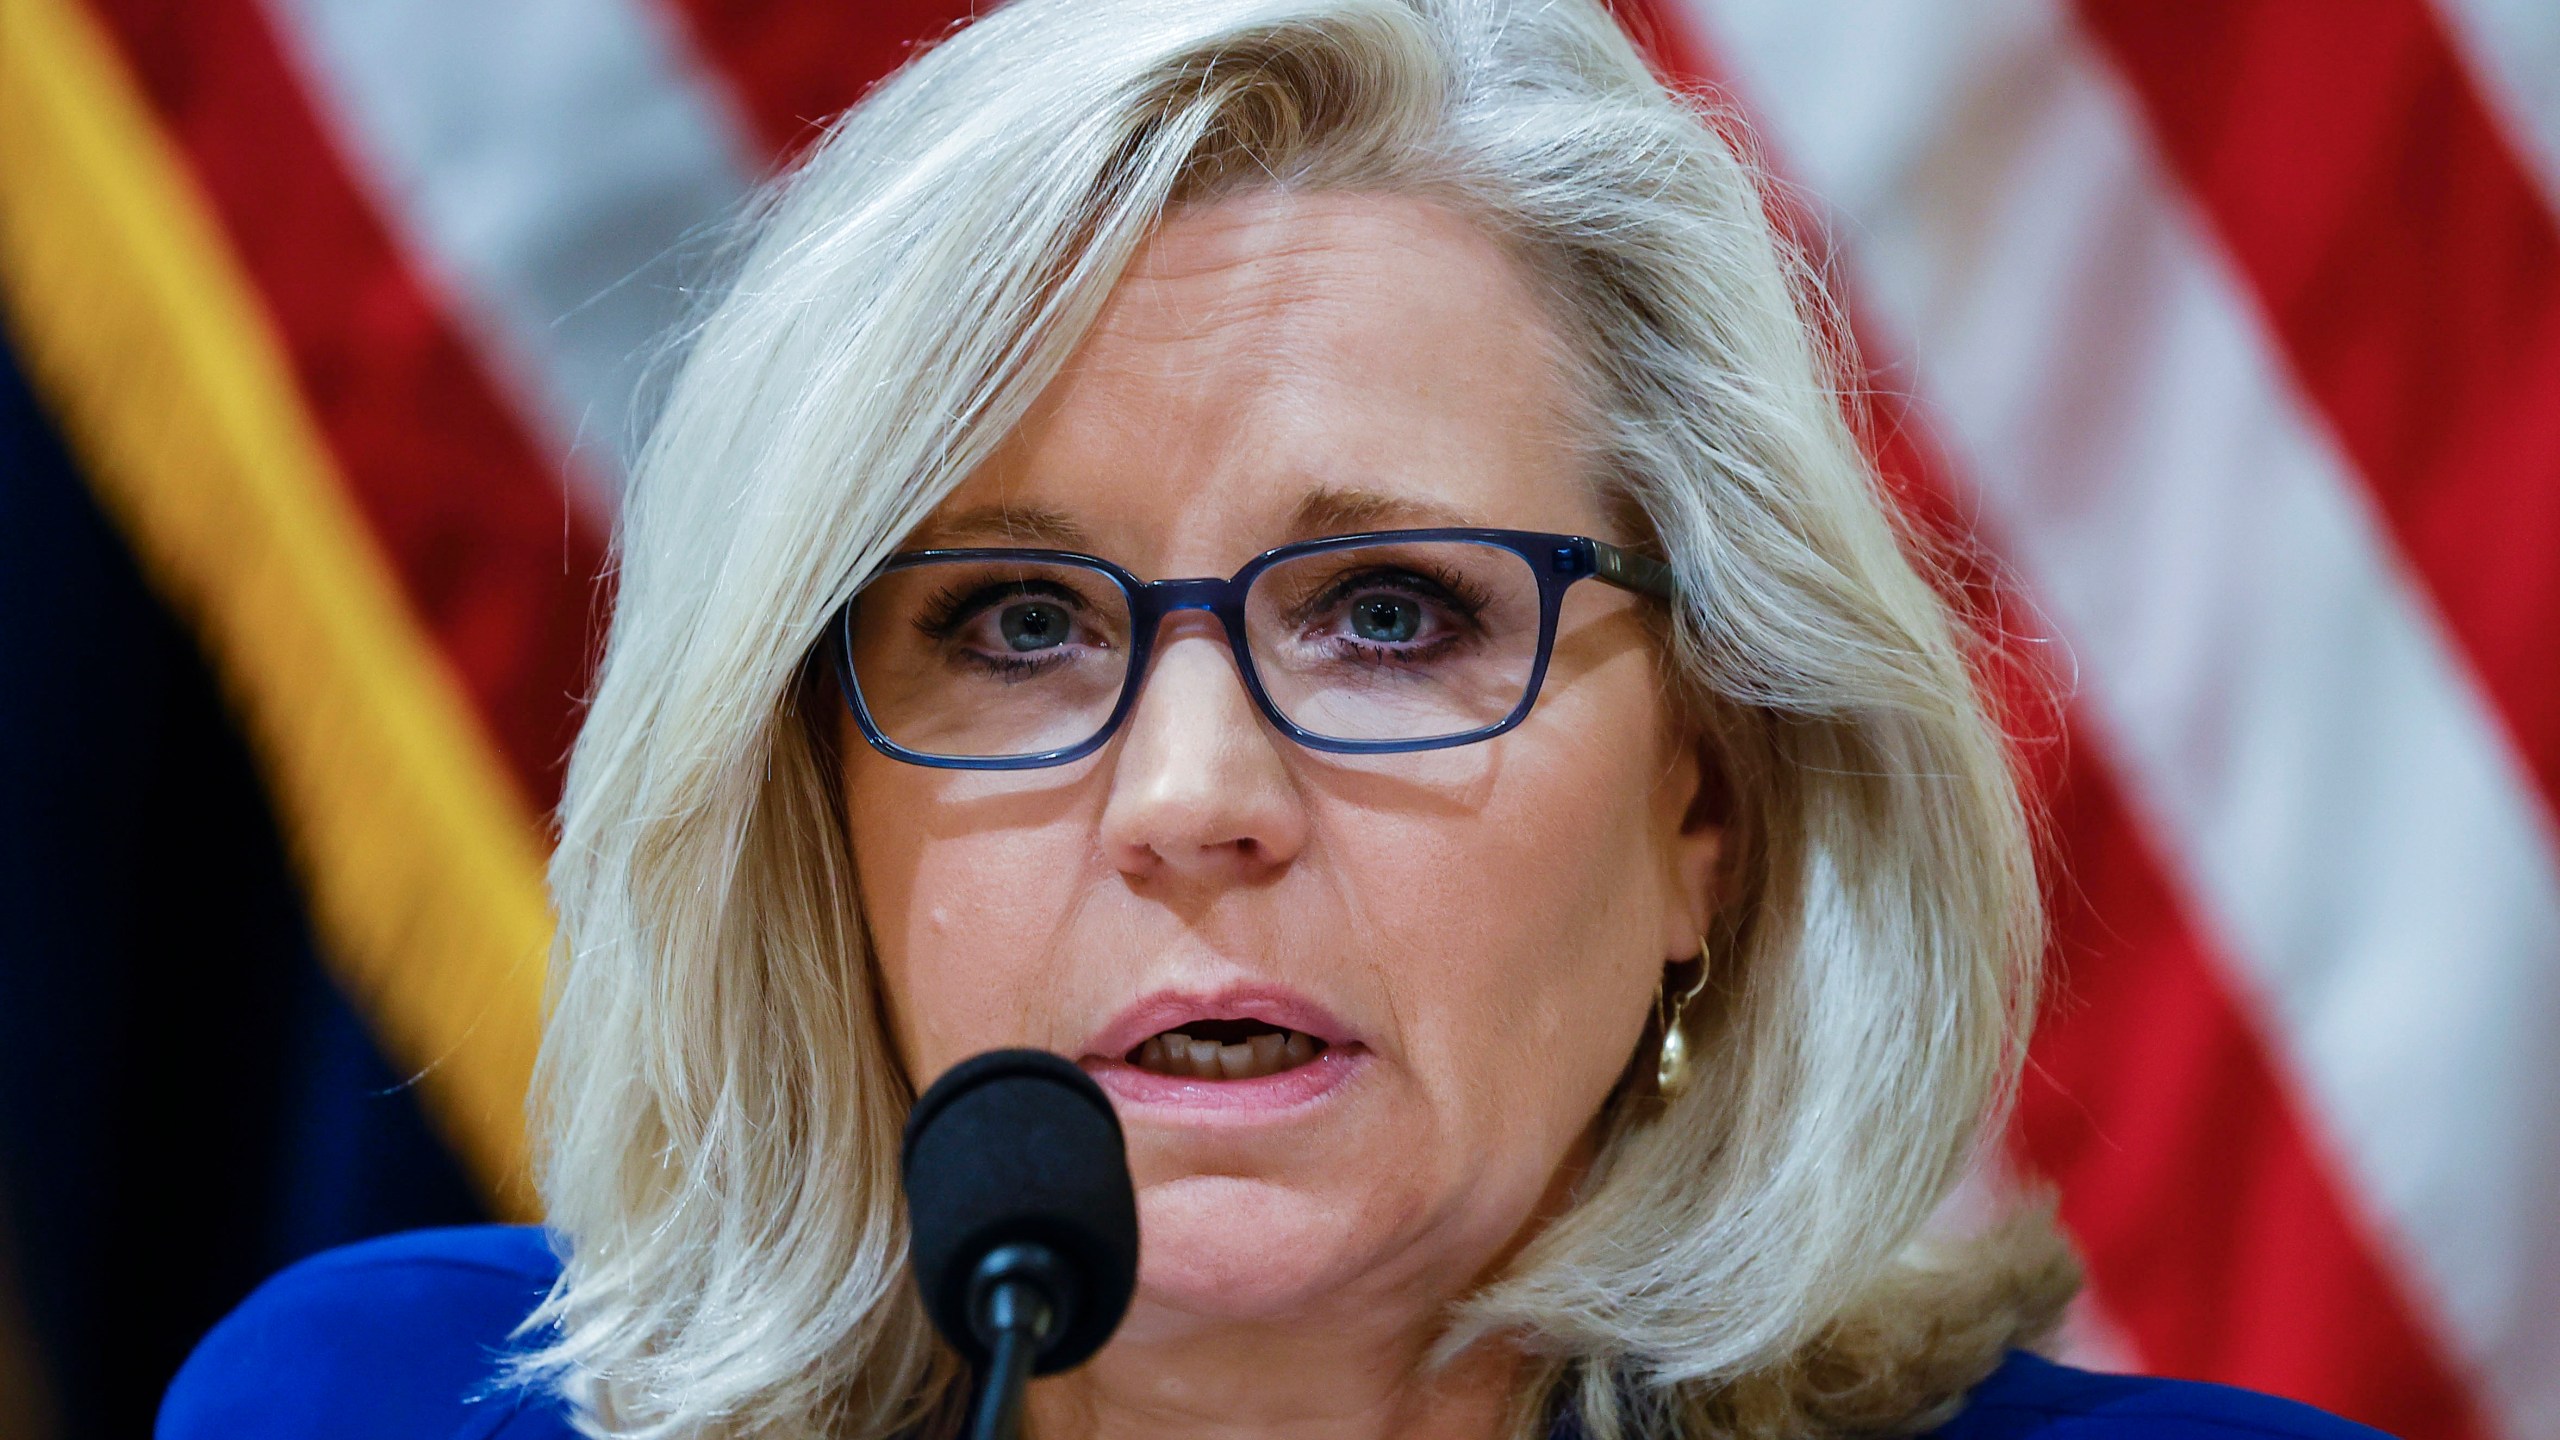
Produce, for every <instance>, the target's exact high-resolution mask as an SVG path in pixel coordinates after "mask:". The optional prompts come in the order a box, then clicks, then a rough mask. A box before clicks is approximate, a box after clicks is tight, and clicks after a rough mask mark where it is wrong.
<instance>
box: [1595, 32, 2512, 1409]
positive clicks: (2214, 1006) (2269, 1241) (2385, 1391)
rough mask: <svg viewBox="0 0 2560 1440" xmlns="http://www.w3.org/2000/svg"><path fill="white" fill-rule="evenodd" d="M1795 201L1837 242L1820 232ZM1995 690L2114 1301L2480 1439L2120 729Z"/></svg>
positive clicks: (1686, 44)
mask: <svg viewBox="0 0 2560 1440" xmlns="http://www.w3.org/2000/svg"><path fill="white" fill-rule="evenodd" d="M1626 8H1627V9H1628V10H1630V11H1632V12H1633V14H1632V17H1631V18H1633V19H1634V20H1635V24H1633V25H1632V26H1631V27H1630V28H1631V29H1632V30H1633V31H1634V32H1635V33H1636V34H1638V35H1639V37H1641V38H1643V39H1644V40H1646V42H1647V44H1648V48H1649V49H1650V50H1651V51H1652V52H1653V53H1654V54H1656V55H1657V56H1659V57H1661V59H1662V60H1663V62H1664V63H1666V64H1667V65H1671V66H1675V67H1679V68H1681V69H1683V70H1685V71H1686V72H1687V73H1689V74H1691V75H1693V76H1695V77H1697V78H1698V79H1700V80H1702V81H1705V82H1706V83H1709V84H1713V83H1715V81H1716V76H1715V74H1714V72H1713V70H1712V69H1711V68H1710V65H1709V62H1708V60H1707V57H1706V56H1705V55H1704V54H1703V53H1702V52H1701V50H1700V48H1699V47H1698V45H1697V41H1696V38H1695V36H1694V34H1693V33H1692V32H1690V31H1689V30H1688V27H1687V26H1686V25H1685V23H1683V22H1681V21H1680V20H1679V19H1678V18H1677V17H1676V16H1675V15H1672V14H1670V13H1668V12H1667V10H1666V8H1665V7H1663V6H1662V5H1661V4H1660V3H1659V0H1635V3H1632V4H1630V5H1628V6H1627V7H1626ZM1778 208H1779V210H1780V215H1779V219H1780V223H1781V224H1782V225H1783V226H1784V227H1785V228H1787V229H1789V230H1791V231H1792V232H1794V233H1795V234H1797V235H1798V236H1800V237H1804V238H1806V239H1808V240H1809V242H1810V243H1812V244H1813V245H1814V246H1815V247H1816V248H1817V252H1818V253H1819V251H1820V248H1821V245H1822V242H1821V239H1820V237H1819V235H1818V233H1817V231H1818V228H1819V227H1818V226H1817V225H1815V224H1814V223H1812V222H1811V221H1810V220H1809V219H1808V218H1807V217H1805V216H1803V215H1801V214H1798V213H1793V212H1792V210H1790V209H1789V208H1788V207H1786V206H1784V205H1783V204H1782V203H1781V204H1779V207H1778ZM1834 269H1835V270H1836V267H1834ZM1853 319H1854V317H1853ZM1880 383H1881V382H1879V384H1880ZM1858 419H1859V420H1860V422H1861V426H1862V430H1863V432H1864V433H1865V434H1866V435H1867V436H1868V437H1869V444H1870V447H1871V449H1872V450H1873V451H1874V453H1875V455H1876V458H1877V461H1878V464H1879V467H1880V469H1881V470H1882V471H1883V473H1884V477H1885V480H1886V483H1887V485H1888V486H1889V487H1890V488H1891V489H1892V490H1893V492H1894V493H1895V495H1896V496H1897V498H1898V500H1899V501H1900V503H1901V504H1902V505H1903V507H1904V510H1905V512H1906V513H1907V514H1909V515H1910V516H1911V517H1912V519H1913V521H1914V523H1915V525H1916V526H1917V527H1918V528H1919V530H1920V531H1921V532H1922V533H1923V534H1924V535H1925V536H1928V537H1930V538H1932V539H1934V540H1936V541H1939V542H1942V543H1944V544H1945V545H1946V547H1947V548H1946V551H1945V555H1944V556H1943V558H1944V559H1945V560H1947V561H1948V562H1949V563H1950V566H1951V568H1952V570H1953V572H1954V573H1952V574H1951V575H1950V576H1949V577H1948V579H1949V581H1950V583H1951V586H1952V588H1953V589H1954V590H1955V591H1956V592H1957V593H1958V594H1959V595H1961V596H1962V597H1963V599H1964V601H1965V603H1967V604H1968V606H1969V607H1970V608H1972V609H1973V611H1974V613H1975V614H1976V615H1977V616H1978V617H1979V618H1980V623H1981V624H1982V625H1983V626H1984V629H1985V632H1986V633H1988V634H1992V635H1998V636H2008V637H2023V636H2029V635H2033V634H2036V633H2038V631H2039V629H2040V627H2039V626H2037V625H2035V624H2034V623H2033V622H2032V620H2031V619H2029V618H2028V617H2027V616H2026V615H2025V614H2024V613H2023V611H2022V610H2021V609H2020V608H2019V607H2017V606H2016V605H2015V604H2014V601H2013V599H2012V597H2011V596H2009V595H2008V594H2007V593H2006V591H2005V590H2004V587H2003V586H2002V585H2000V584H1999V583H1998V582H1997V580H1996V578H1995V577H1994V576H1993V575H1992V574H1990V573H1989V563H1990V562H1989V561H1988V560H1987V559H1985V558H1983V557H1981V556H1980V552H1979V551H1978V550H1977V549H1974V548H1972V547H1977V546H1979V545H1980V544H1981V543H1982V537H1980V536H1979V535H1977V534H1976V533H1975V532H1974V527H1973V526H1972V525H1971V524H1970V523H1968V521H1967V520H1966V519H1965V517H1964V513H1963V511H1962V509H1961V506H1960V503H1959V500H1958V497H1959V496H1960V495H1961V494H1962V493H1963V491H1962V489H1961V487H1960V485H1959V483H1958V481H1957V479H1956V476H1955V474H1954V471H1953V467H1952V464H1951V463H1950V462H1949V461H1948V460H1947V458H1946V457H1945V456H1944V455H1943V454H1941V453H1939V452H1938V451H1937V450H1936V449H1935V448H1934V447H1933V446H1932V445H1930V444H1929V443H1928V442H1927V440H1926V435H1927V424H1926V421H1925V419H1924V418H1923V417H1920V416H1918V415H1915V414H1912V413H1910V412H1909V410H1908V407H1907V406H1905V405H1904V404H1903V403H1901V402H1900V401H1899V400H1897V399H1896V398H1895V397H1894V396H1892V395H1891V394H1889V393H1881V392H1879V393H1871V394H1869V395H1868V396H1866V397H1865V400H1864V404H1863V407H1862V409H1861V412H1860V414H1859V416H1858ZM1969 557H1970V558H1969ZM1988 679H1989V681H1990V683H1991V684H1992V685H1993V687H1994V688H1995V690H1997V691H1999V692H2001V693H2000V694H1999V695H1998V697H1997V702H1996V703H1999V704H2001V705H2002V707H2003V708H2004V710H2005V712H2006V713H2005V716H2004V718H2005V719H2007V720H2008V721H2009V722H2010V724H2011V725H2012V727H2013V731H2014V732H2015V733H2019V734H2022V735H2024V736H2026V737H2028V739H2027V742H2026V752H2025V756H2024V758H2025V761H2026V764H2027V766H2028V769H2029V770H2030V772H2031V773H2032V776H2033V786H2034V789H2035V790H2036V792H2037V793H2038V794H2039V795H2041V796H2042V797H2043V798H2044V801H2045V805H2046V809H2047V811H2048V813H2049V815H2050V820H2051V824H2050V829H2049V832H2048V833H2049V837H2050V839H2051V841H2052V849H2053V854H2052V856H2051V857H2050V858H2051V859H2053V860H2056V861H2058V862H2059V865H2058V868H2059V872H2060V873H2059V877H2058V879H2057V880H2056V882H2055V883H2054V884H2053V885H2052V886H2051V889H2052V890H2053V895H2052V903H2053V919H2054V948H2053V952H2052V960H2051V962H2050V964H2051V967H2052V969H2051V978H2052V983H2053V986H2054V993H2053V994H2052V995H2051V996H2050V997H2049V999H2048V1003H2047V1006H2046V1010H2045V1015H2044V1017H2043V1020H2042V1023H2041V1025H2040V1026H2039V1029H2038V1033H2037V1036H2036V1040H2035V1044H2034V1047H2033V1050H2032V1052H2031V1060H2032V1065H2031V1073H2030V1076H2029V1080H2028V1084H2027V1086H2026V1088H2025V1091H2024V1094H2023V1095H2022V1098H2021V1103H2020V1109H2019V1115H2018V1121H2017V1125H2016V1128H2015V1130H2014V1132H2013V1141H2014V1144H2015V1146H2016V1148H2017V1149H2018V1150H2019V1151H2020V1152H2021V1154H2022V1155H2023V1156H2024V1158H2025V1159H2026V1161H2027V1163H2028V1165H2029V1167H2030V1168H2031V1169H2033V1170H2035V1171H2037V1172H2039V1173H2041V1174H2043V1175H2045V1176H2047V1177H2049V1178H2051V1179H2052V1180H2053V1181H2054V1182H2055V1183H2056V1184H2057V1185H2058V1186H2059V1187H2060V1188H2061V1191H2062V1215H2063V1220H2064V1222H2065V1224H2067V1225H2068V1226H2069V1227H2070V1229H2071V1231H2072V1233H2073V1236H2074V1238H2075V1239H2076V1240H2077V1241H2078V1243H2079V1245H2080V1247H2081V1250H2082V1253H2083V1254H2084V1256H2085V1257H2086V1259H2087V1261H2088V1264H2089V1268H2090V1272H2091V1278H2092V1280H2093V1282H2094V1284H2095V1285H2096V1287H2097V1289H2098V1291H2099V1293H2100V1294H2101V1296H2102V1297H2103V1298H2104V1301H2105V1304H2106V1307H2107V1310H2108V1313H2109V1314H2110V1316H2111V1317H2113V1318H2114V1319H2115V1320H2117V1321H2118V1322H2119V1323H2121V1324H2122V1325H2123V1326H2124V1327H2125V1329H2126V1330H2127V1331H2128V1332H2129V1333H2130V1335H2131V1337H2132V1339H2133V1342H2134V1343H2135V1345H2136V1346H2137V1347H2139V1349H2140V1351H2141V1353H2142V1355H2143V1357H2144V1360H2145V1363H2146V1365H2148V1366H2149V1367H2150V1368H2153V1369H2156V1370H2158V1371H2161V1372H2163V1373H2168V1374H2175V1375H2182V1376H2188V1377H2192V1378H2197V1379H2206V1380H2217V1381H2222V1382H2225V1383H2230V1384H2239V1385H2247V1386H2252V1387H2255V1388H2259V1389H2264V1390H2269V1391H2273V1392H2275V1393H2278V1394H2283V1395H2288V1396H2292V1397H2295V1398H2298V1399H2302V1400H2305V1401H2308V1402H2311V1403H2313V1404H2317V1405H2321V1406H2324V1407H2326V1408H2329V1409H2331V1410H2334V1411H2337V1412H2338V1413H2341V1414H2344V1415H2348V1416H2351V1417H2354V1418H2356V1419H2359V1420H2363V1421H2365V1422H2367V1423H2369V1424H2374V1425H2377V1426H2380V1427H2381V1428H2383V1429H2385V1430H2388V1431H2391V1432H2392V1433H2395V1434H2399V1435H2403V1436H2407V1437H2410V1440H2481V1437H2485V1436H2486V1435H2487V1434H2488V1433H2489V1432H2488V1430H2487V1428H2486V1426H2485V1424H2484V1423H2483V1421H2482V1419H2481V1416H2480V1414H2479V1412H2478V1410H2477V1406H2476V1402H2475V1401H2474V1399H2473V1397H2472V1396H2471V1395H2470V1393H2469V1392H2468V1391H2467V1390H2466V1389H2465V1388H2464V1387H2463V1386H2462V1385H2461V1384H2460V1383H2459V1382H2458V1381H2457V1380H2456V1378H2455V1377H2454V1373H2453V1370H2452V1367H2451V1364H2450V1362H2449V1361H2448V1359H2447V1357H2446V1355H2445V1352H2444V1350H2443V1348H2442V1347H2441V1345H2440V1344H2439V1343H2438V1342H2437V1340H2436V1339H2435V1337H2434V1336H2433V1334H2432V1333H2430V1332H2429V1331H2428V1330H2427V1328H2426V1327H2424V1326H2423V1325H2421V1324H2420V1323H2419V1321H2418V1318H2417V1317H2418V1311H2417V1309H2416V1307H2415V1306H2414V1305H2413V1304H2412V1303H2411V1300H2410V1298H2409V1294H2408V1292H2407V1290H2406V1289H2405V1287H2404V1286H2403V1285H2402V1284H2401V1282H2400V1280H2399V1278H2398V1277H2397V1275H2396V1274H2395V1273H2394V1272H2393V1270H2392V1269H2391V1267H2390V1266H2389V1265H2388V1264H2386V1263H2385V1261H2384V1259H2383V1252H2382V1251H2381V1249H2380V1248H2379V1247H2378V1246H2377V1245H2376V1244H2375V1243H2374V1241H2373V1239H2372V1238H2371V1233H2370V1231H2369V1230H2368V1229H2367V1227H2366V1226H2364V1225H2363V1224H2362V1223H2360V1221H2361V1217H2360V1216H2359V1215H2358V1213H2357V1212H2356V1209H2355V1207H2354V1206H2352V1205H2351V1204H2349V1203H2348V1201H2347V1199H2346V1197H2347V1196H2348V1195H2349V1193H2350V1192H2349V1190H2348V1189H2347V1187H2346V1186H2345V1185H2343V1184H2342V1183H2341V1182H2340V1180H2339V1179H2338V1177H2337V1172H2336V1171H2335V1170H2334V1169H2333V1168H2331V1166H2330V1165H2329V1164H2328V1163H2327V1157H2326V1156H2325V1155H2324V1154H2322V1152H2321V1149H2320V1147H2319V1146H2318V1145H2317V1144H2316V1143H2315V1141H2314V1140H2313V1138H2312V1137H2313V1130H2312V1128H2311V1126H2310V1124H2309V1122H2308V1120H2307V1119H2306V1112H2305V1111H2304V1110H2303V1108H2302V1107H2301V1106H2299V1105H2298V1104H2297V1103H2296V1102H2295V1100H2294V1097H2293V1096H2292V1095H2291V1094H2290V1093H2289V1092H2288V1091H2287V1089H2286V1086H2285V1084H2284V1082H2283V1080H2282V1078H2281V1076H2280V1074H2279V1072H2278V1070H2277V1068H2276V1066H2275V1065H2274V1063H2273V1062H2272V1060H2271V1058H2270V1057H2271V1056H2272V1054H2273V1053H2274V1052H2273V1051H2272V1049H2271V1048H2270V1047H2269V1045H2268V1044H2267V1041H2266V1037H2265V1036H2264V1035H2263V1034H2261V1033H2260V1032H2259V1029H2258V1027H2257V1026H2256V1024H2255V1023H2254V1022H2253V1021H2252V1020H2251V1018H2250V1017H2249V1014H2248V1012H2247V1010H2246V1009H2245V1007H2243V1006H2242V1005H2241V1004H2240V1003H2239V1002H2238V1000H2237V999H2236V997H2235V996H2234V995H2233V994H2232V993H2231V991H2230V990H2229V989H2228V988H2227V986H2226V984H2225V982H2224V980H2223V978H2222V977H2223V976H2225V975H2227V974H2229V973H2231V971H2230V969H2229V962H2228V961H2227V960H2226V959H2225V958H2224V957H2222V956H2220V955H2217V954H2215V953H2213V952H2212V951H2211V949H2210V948H2209V947H2208V945H2207V944H2206V942H2205V941H2204V939H2203V937H2202V932H2201V931H2200V930H2199V929H2198V928H2197V927H2196V926H2195V924H2194V922H2193V920H2192V919H2191V917H2190V916H2189V914H2188V913H2187V910H2186V908H2185V906H2184V904H2183V902H2182V899H2181V897H2180V896H2179V895H2178V893H2177V890H2176V888H2175V886H2174V885H2173V884H2172V882H2171V881H2170V879H2169V874H2168V871H2167V870H2166V868H2165V867H2164V866H2163V864H2162V863H2161V860H2160V857H2159V856H2158V854H2157V853H2156V852H2155V851H2154V850H2153V848H2152V847H2151V845H2150V844H2149V843H2148V841H2147V840H2146V838H2145V837H2144V836H2143V834H2142V831H2141V829H2140V827H2139V826H2138V825H2137V823H2136V822H2135V819H2134V817H2133V814H2132V811H2131V809H2130V808H2129V806H2128V805H2127V804H2126V802H2125V798H2124V795H2123V792H2122V791H2121V789H2120V788H2119V785H2118V782H2117V779H2116V776H2115V774H2114V773H2113V772H2112V771H2111V770H2110V769H2109V768H2108V766H2107V765H2106V764H2105V763H2104V762H2103V760H2102V759H2101V758H2100V757H2101V753H2102V747H2101V746H2100V745H2099V744H2098V743H2097V742H2098V739H2099V737H2098V735H2097V734H2096V732H2095V731H2094V730H2093V729H2092V728H2091V727H2090V726H2089V724H2088V722H2087V721H2086V719H2085V718H2083V717H2080V716H2078V715H2077V714H2067V715H2063V716H2059V717H2056V716H2054V715H2052V714H2051V711H2050V704H2049V702H2045V701H2043V700H2042V699H2041V698H2040V696H2041V695H2042V694H2049V693H2053V692H2051V691H2050V689H2049V688H2047V687H2046V680H2045V677H2044V676H2043V675H2042V674H2041V673H2040V672H2039V671H2038V669H2037V668H2036V665H2035V662H2034V661H2033V659H2032V658H2029V657H2026V656H2024V655H2022V654H2018V653H2011V654H2007V655H2004V656H2002V657H1998V661H1997V663H1996V664H1995V665H1994V666H1993V667H1992V673H1991V674H1990V675H1989V677H1988ZM2057 719H2058V720H2059V721H2060V722H2061V723H2060V727H2059V729H2060V733H2058V734H2057V733H2055V731H2056V724H2055V722H2056V720H2057ZM2342 1317H2346V1318H2342Z"/></svg>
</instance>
